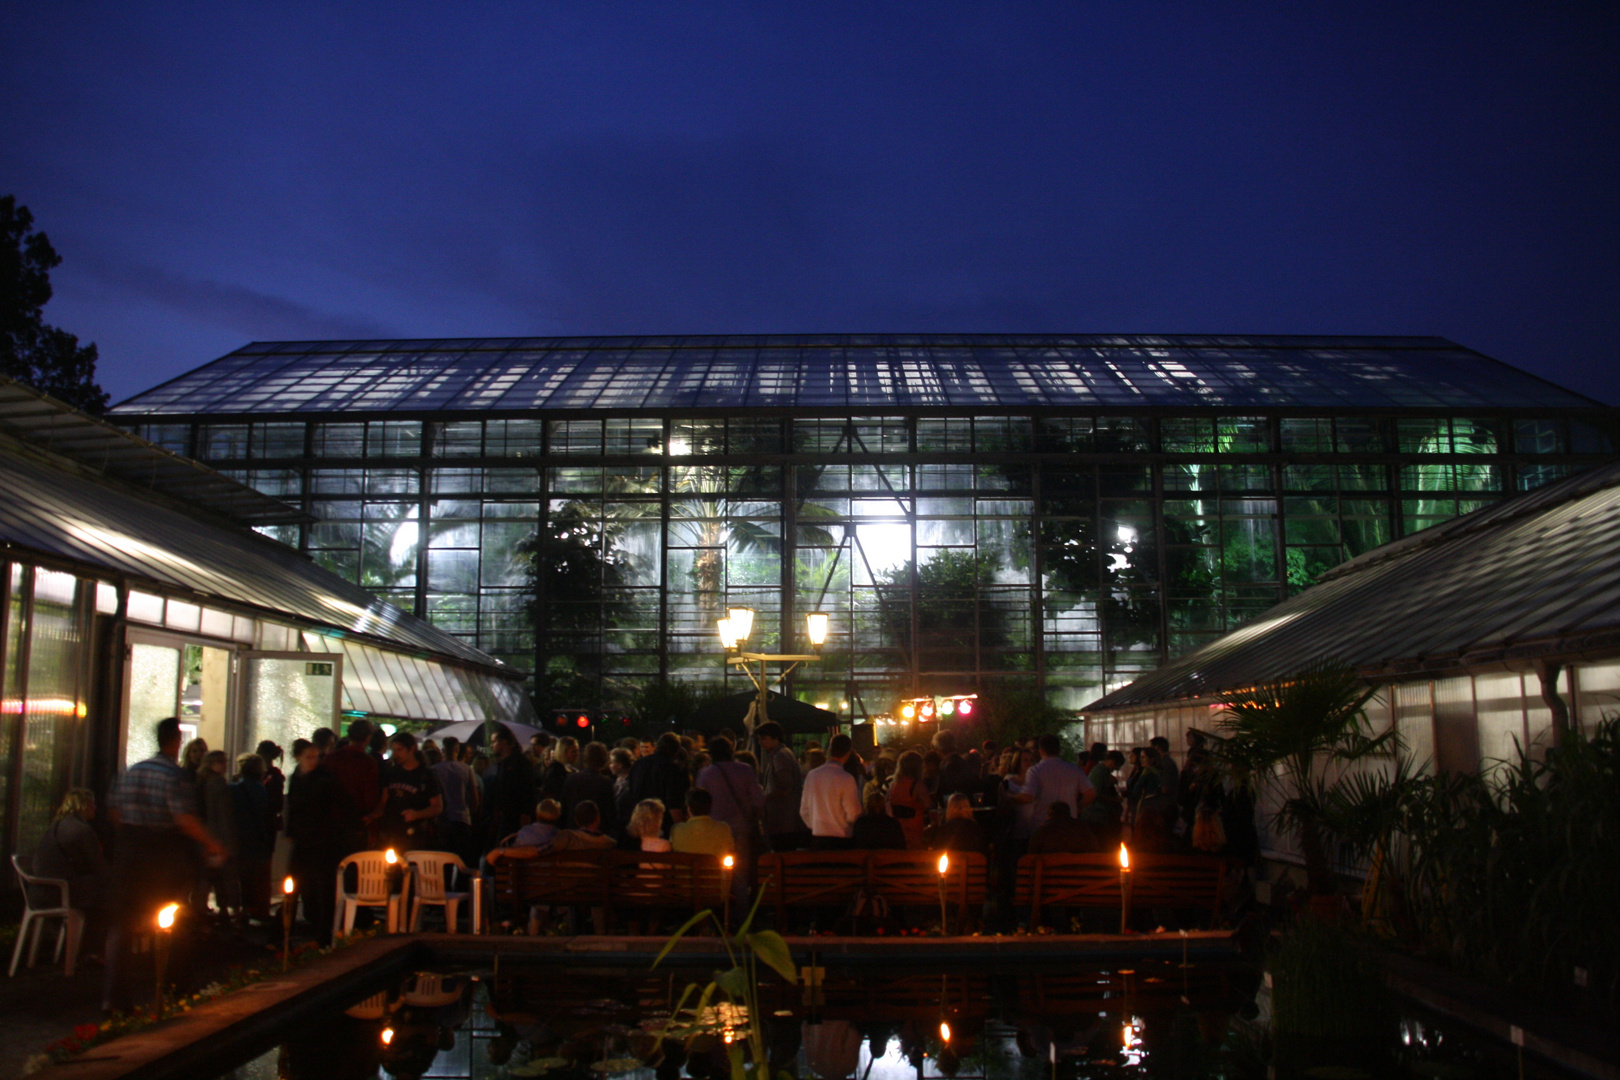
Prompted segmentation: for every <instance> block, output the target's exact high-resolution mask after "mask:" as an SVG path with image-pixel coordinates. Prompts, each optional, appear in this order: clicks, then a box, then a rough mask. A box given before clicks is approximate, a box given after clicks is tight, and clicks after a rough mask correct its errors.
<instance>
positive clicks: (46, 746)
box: [0, 377, 533, 881]
mask: <svg viewBox="0 0 1620 1080" xmlns="http://www.w3.org/2000/svg"><path fill="white" fill-rule="evenodd" d="M303 520H304V515H303V513H302V511H300V510H298V509H297V508H295V507H290V506H287V505H286V504H284V503H282V502H280V501H278V500H276V499H272V498H270V497H268V496H266V495H264V494H262V493H260V492H258V491H255V490H253V489H252V488H249V487H246V486H245V485H243V484H241V483H239V482H237V481H235V480H232V479H230V478H228V477H225V476H222V475H220V474H219V473H217V472H215V471H213V470H212V469H209V468H206V467H205V466H203V465H201V464H199V463H197V462H195V461H191V460H188V459H186V458H183V457H180V456H178V455H176V454H174V453H172V452H169V451H166V450H163V449H161V448H159V447H156V446H153V445H152V444H150V443H148V442H146V441H145V440H143V439H140V438H139V437H137V436H134V435H131V434H129V433H128V432H125V431H122V430H120V429H119V428H116V427H114V426H113V425H111V424H108V423H105V422H104V421H101V420H97V419H94V418H92V417H89V416H86V415H84V414H83V413H79V412H76V411H75V410H73V409H72V408H70V407H69V406H67V405H64V404H63V403H61V402H59V401H55V400H53V399H51V398H48V397H45V396H43V395H41V394H39V393H37V392H36V391H34V390H31V389H29V388H28V387H26V386H23V385H22V384H20V383H16V382H13V381H12V380H10V379H6V378H4V377H0V848H3V849H4V853H6V854H11V853H21V854H25V855H26V854H29V853H31V852H32V851H33V850H34V848H35V845H36V844H37V842H38V840H39V838H40V836H41V834H42V833H43V832H44V830H45V828H46V826H47V825H48V824H49V823H50V821H51V814H52V811H53V810H54V809H55V807H56V806H57V804H58V803H59V802H60V800H61V799H62V796H63V795H64V794H66V792H67V790H68V789H69V788H70V787H88V788H90V789H92V790H93V791H95V792H96V793H97V794H98V796H104V795H105V793H106V791H107V790H108V788H109V786H110V784H111V782H112V779H113V777H114V776H115V775H116V774H117V773H118V772H119V771H120V770H121V769H123V768H124V767H125V766H127V765H129V764H131V763H133V762H136V761H139V760H141V759H144V758H147V757H150V756H151V755H152V754H153V753H155V752H156V750H157V746H156V741H155V738H154V731H155V724H156V722H157V721H158V720H160V719H162V718H164V717H168V716H178V717H179V718H180V721H181V726H182V730H183V731H184V732H185V734H186V736H187V738H192V737H202V738H204V739H206V740H207V742H208V745H209V747H210V748H212V749H216V750H224V751H226V752H227V753H228V754H231V755H232V756H233V757H234V755H236V754H240V753H247V752H251V751H253V750H254V749H255V748H256V747H257V745H258V743H259V741H260V740H262V739H271V740H273V741H275V742H276V743H278V744H280V745H281V747H282V748H283V749H289V748H290V746H291V743H292V741H293V739H295V738H298V737H305V738H307V737H309V736H310V735H311V734H312V733H313V732H314V731H315V730H316V729H317V728H320V727H330V728H334V729H336V728H338V727H339V726H340V725H341V724H342V723H343V722H344V721H345V720H346V719H348V718H353V717H359V716H371V717H375V718H376V719H377V720H379V721H395V722H398V721H418V722H421V724H423V725H424V726H431V725H434V724H437V723H440V722H445V721H461V720H480V721H483V720H491V719H493V720H514V721H519V722H522V721H526V720H532V716H533V710H532V706H531V705H530V704H529V701H528V698H527V697H526V696H525V695H524V693H523V689H522V677H523V675H524V672H522V671H519V670H517V669H514V668H511V667H509V666H507V665H505V664H502V663H500V662H499V661H497V660H495V659H494V658H493V657H490V656H486V655H484V654H483V653H480V652H479V651H478V650H476V649H474V648H473V647H471V646H470V645H468V644H467V643H466V642H465V641H463V640H461V639H459V638H456V637H454V636H452V635H450V634H446V633H445V632H444V631H442V630H439V629H436V628H434V627H433V626H430V625H428V624H427V623H426V622H424V621H422V620H420V619H417V618H416V617H415V616H413V615H411V614H409V613H408V612H405V611H401V610H399V609H398V608H396V607H394V606H392V605H390V604H388V603H385V602H384V601H382V600H381V599H379V598H378V597H377V596H375V595H374V594H373V593H371V592H368V591H367V590H365V589H362V588H360V587H359V586H357V585H355V584H354V583H353V582H351V581H346V580H344V579H343V578H341V577H339V576H337V575H335V574H333V573H331V572H330V571H328V570H326V569H323V568H322V567H320V566H317V565H316V564H315V563H314V562H313V561H311V560H310V559H309V558H308V557H307V556H303V555H300V554H299V553H298V552H296V551H294V550H292V549H290V548H288V547H286V546H285V545H283V544H281V543H279V542H277V541H275V540H272V539H269V538H266V537H264V536H260V535H257V534H256V533H255V532H254V531H253V530H254V528H261V529H278V528H284V527H287V526H289V525H291V526H297V525H298V524H299V523H300V522H302V521H303ZM284 764H288V763H284ZM289 771H290V765H289ZM7 880H8V881H9V880H10V879H9V877H8V879H7Z"/></svg>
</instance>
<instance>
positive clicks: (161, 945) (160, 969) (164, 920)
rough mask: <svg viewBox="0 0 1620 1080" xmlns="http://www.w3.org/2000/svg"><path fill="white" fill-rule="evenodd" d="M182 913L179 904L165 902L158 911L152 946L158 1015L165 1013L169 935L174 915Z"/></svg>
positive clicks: (172, 927) (172, 926) (171, 930)
mask: <svg viewBox="0 0 1620 1080" xmlns="http://www.w3.org/2000/svg"><path fill="white" fill-rule="evenodd" d="M179 913H180V905H179V904H165V905H164V906H163V907H161V908H159V909H158V913H157V930H158V932H157V940H156V941H154V942H153V943H152V948H153V949H154V950H155V951H156V952H157V956H156V957H155V958H154V959H155V960H156V963H157V1006H156V1007H155V1010H154V1011H155V1012H156V1014H157V1015H159V1016H162V1015H163V980H164V976H165V975H167V974H168V968H169V935H170V933H171V932H173V930H174V917H175V916H176V915H178V914H179Z"/></svg>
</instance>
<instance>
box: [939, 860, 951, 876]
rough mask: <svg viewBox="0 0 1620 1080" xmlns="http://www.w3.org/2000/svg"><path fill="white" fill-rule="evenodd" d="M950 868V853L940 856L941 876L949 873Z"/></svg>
mask: <svg viewBox="0 0 1620 1080" xmlns="http://www.w3.org/2000/svg"><path fill="white" fill-rule="evenodd" d="M950 869H951V857H950V856H949V855H941V856H940V857H939V873H940V876H941V877H944V876H945V875H946V874H947V873H949V872H950Z"/></svg>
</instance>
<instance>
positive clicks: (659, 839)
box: [624, 799, 670, 851]
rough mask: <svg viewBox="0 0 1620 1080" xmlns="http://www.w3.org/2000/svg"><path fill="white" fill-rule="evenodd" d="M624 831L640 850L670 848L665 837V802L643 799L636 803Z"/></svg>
mask: <svg viewBox="0 0 1620 1080" xmlns="http://www.w3.org/2000/svg"><path fill="white" fill-rule="evenodd" d="M624 831H625V835H626V836H628V837H629V838H630V841H631V842H632V843H634V845H635V847H636V850H638V851H668V850H669V849H670V844H669V841H668V840H665V839H664V804H663V802H662V801H660V800H658V799H642V800H641V801H640V802H638V803H636V808H635V809H634V810H633V811H631V813H630V823H629V824H628V825H626V826H625V828H624Z"/></svg>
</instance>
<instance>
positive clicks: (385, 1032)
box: [382, 1028, 394, 1046]
mask: <svg viewBox="0 0 1620 1080" xmlns="http://www.w3.org/2000/svg"><path fill="white" fill-rule="evenodd" d="M393 1041H394V1029H393V1028H383V1029H382V1044H383V1045H384V1046H387V1045H388V1044H389V1043H391V1042H393Z"/></svg>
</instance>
